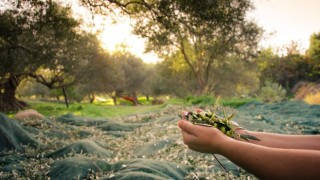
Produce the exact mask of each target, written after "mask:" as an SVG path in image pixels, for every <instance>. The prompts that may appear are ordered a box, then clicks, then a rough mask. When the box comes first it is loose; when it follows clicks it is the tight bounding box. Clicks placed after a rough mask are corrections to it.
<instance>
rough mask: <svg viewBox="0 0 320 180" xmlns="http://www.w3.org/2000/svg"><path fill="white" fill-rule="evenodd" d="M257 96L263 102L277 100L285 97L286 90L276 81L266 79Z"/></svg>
mask: <svg viewBox="0 0 320 180" xmlns="http://www.w3.org/2000/svg"><path fill="white" fill-rule="evenodd" d="M258 96H259V97H260V98H261V99H262V100H263V101H265V102H279V101H282V100H284V99H285V98H286V90H285V89H284V88H282V86H281V85H279V84H278V83H275V82H272V81H266V82H265V83H264V86H263V87H262V88H261V89H260V92H259V94H258Z"/></svg>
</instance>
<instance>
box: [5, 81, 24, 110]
mask: <svg viewBox="0 0 320 180" xmlns="http://www.w3.org/2000/svg"><path fill="white" fill-rule="evenodd" d="M21 79H22V77H20V76H10V77H9V78H8V79H7V81H5V82H2V83H0V112H8V111H18V110H20V109H23V108H25V107H26V103H24V102H22V101H19V100H18V99H17V98H16V97H15V94H16V90H17V87H18V85H19V83H20V82H21Z"/></svg>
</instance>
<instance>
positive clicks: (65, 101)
mask: <svg viewBox="0 0 320 180" xmlns="http://www.w3.org/2000/svg"><path fill="white" fill-rule="evenodd" d="M62 92H63V96H64V103H65V104H66V106H67V108H69V103H68V97H67V93H66V90H65V88H64V87H63V88H62Z"/></svg>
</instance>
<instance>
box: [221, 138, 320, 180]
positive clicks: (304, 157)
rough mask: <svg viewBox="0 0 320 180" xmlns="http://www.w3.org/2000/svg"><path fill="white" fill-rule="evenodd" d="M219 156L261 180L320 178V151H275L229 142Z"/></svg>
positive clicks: (248, 144) (243, 143)
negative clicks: (319, 168)
mask: <svg viewBox="0 0 320 180" xmlns="http://www.w3.org/2000/svg"><path fill="white" fill-rule="evenodd" d="M220 154H221V155H223V156H225V157H226V158H228V159H229V160H231V161H232V162H234V163H235V164H237V165H239V166H240V167H242V168H244V169H245V170H247V171H249V172H251V173H252V174H254V175H256V176H257V177H258V178H262V179H314V178H315V177H320V171H318V170H317V168H318V167H320V152H319V151H314V150H292V149H276V148H269V147H264V146H258V145H254V144H250V143H246V142H241V141H236V140H233V139H230V140H228V141H226V142H225V143H224V144H223V146H221V149H220Z"/></svg>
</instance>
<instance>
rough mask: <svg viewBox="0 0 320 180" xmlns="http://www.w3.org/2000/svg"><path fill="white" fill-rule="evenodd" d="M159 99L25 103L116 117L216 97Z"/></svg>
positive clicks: (53, 113) (232, 102)
mask: <svg viewBox="0 0 320 180" xmlns="http://www.w3.org/2000/svg"><path fill="white" fill-rule="evenodd" d="M161 99H166V100H165V103H164V104H161V105H151V101H152V98H150V100H149V101H147V99H146V98H145V97H140V98H139V102H140V103H141V105H139V106H133V105H132V103H130V102H128V101H124V100H120V101H119V102H118V104H119V105H116V106H115V105H114V104H113V101H112V100H110V99H108V100H107V101H100V102H94V103H92V104H90V103H88V102H82V103H70V104H69V107H68V108H67V107H66V105H65V104H64V103H63V102H52V101H38V100H28V101H27V103H28V104H29V105H30V107H28V108H29V109H34V110H37V111H38V112H39V113H41V114H43V115H44V116H46V117H58V116H61V115H64V114H68V113H72V114H74V115H76V116H82V117H105V118H117V117H124V116H128V115H136V114H143V113H148V112H155V111H158V110H160V109H162V108H164V107H166V106H167V105H180V106H212V105H214V104H215V102H216V98H214V97H212V96H200V97H194V96H189V97H187V98H184V99H183V98H169V97H161ZM253 100H255V99H247V98H245V99H243V98H232V99H220V100H219V103H221V104H222V105H223V106H228V107H232V108H237V107H239V106H241V105H243V104H245V103H247V102H251V101H253ZM14 114H15V113H14V112H13V113H10V114H8V116H9V117H12V116H14Z"/></svg>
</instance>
